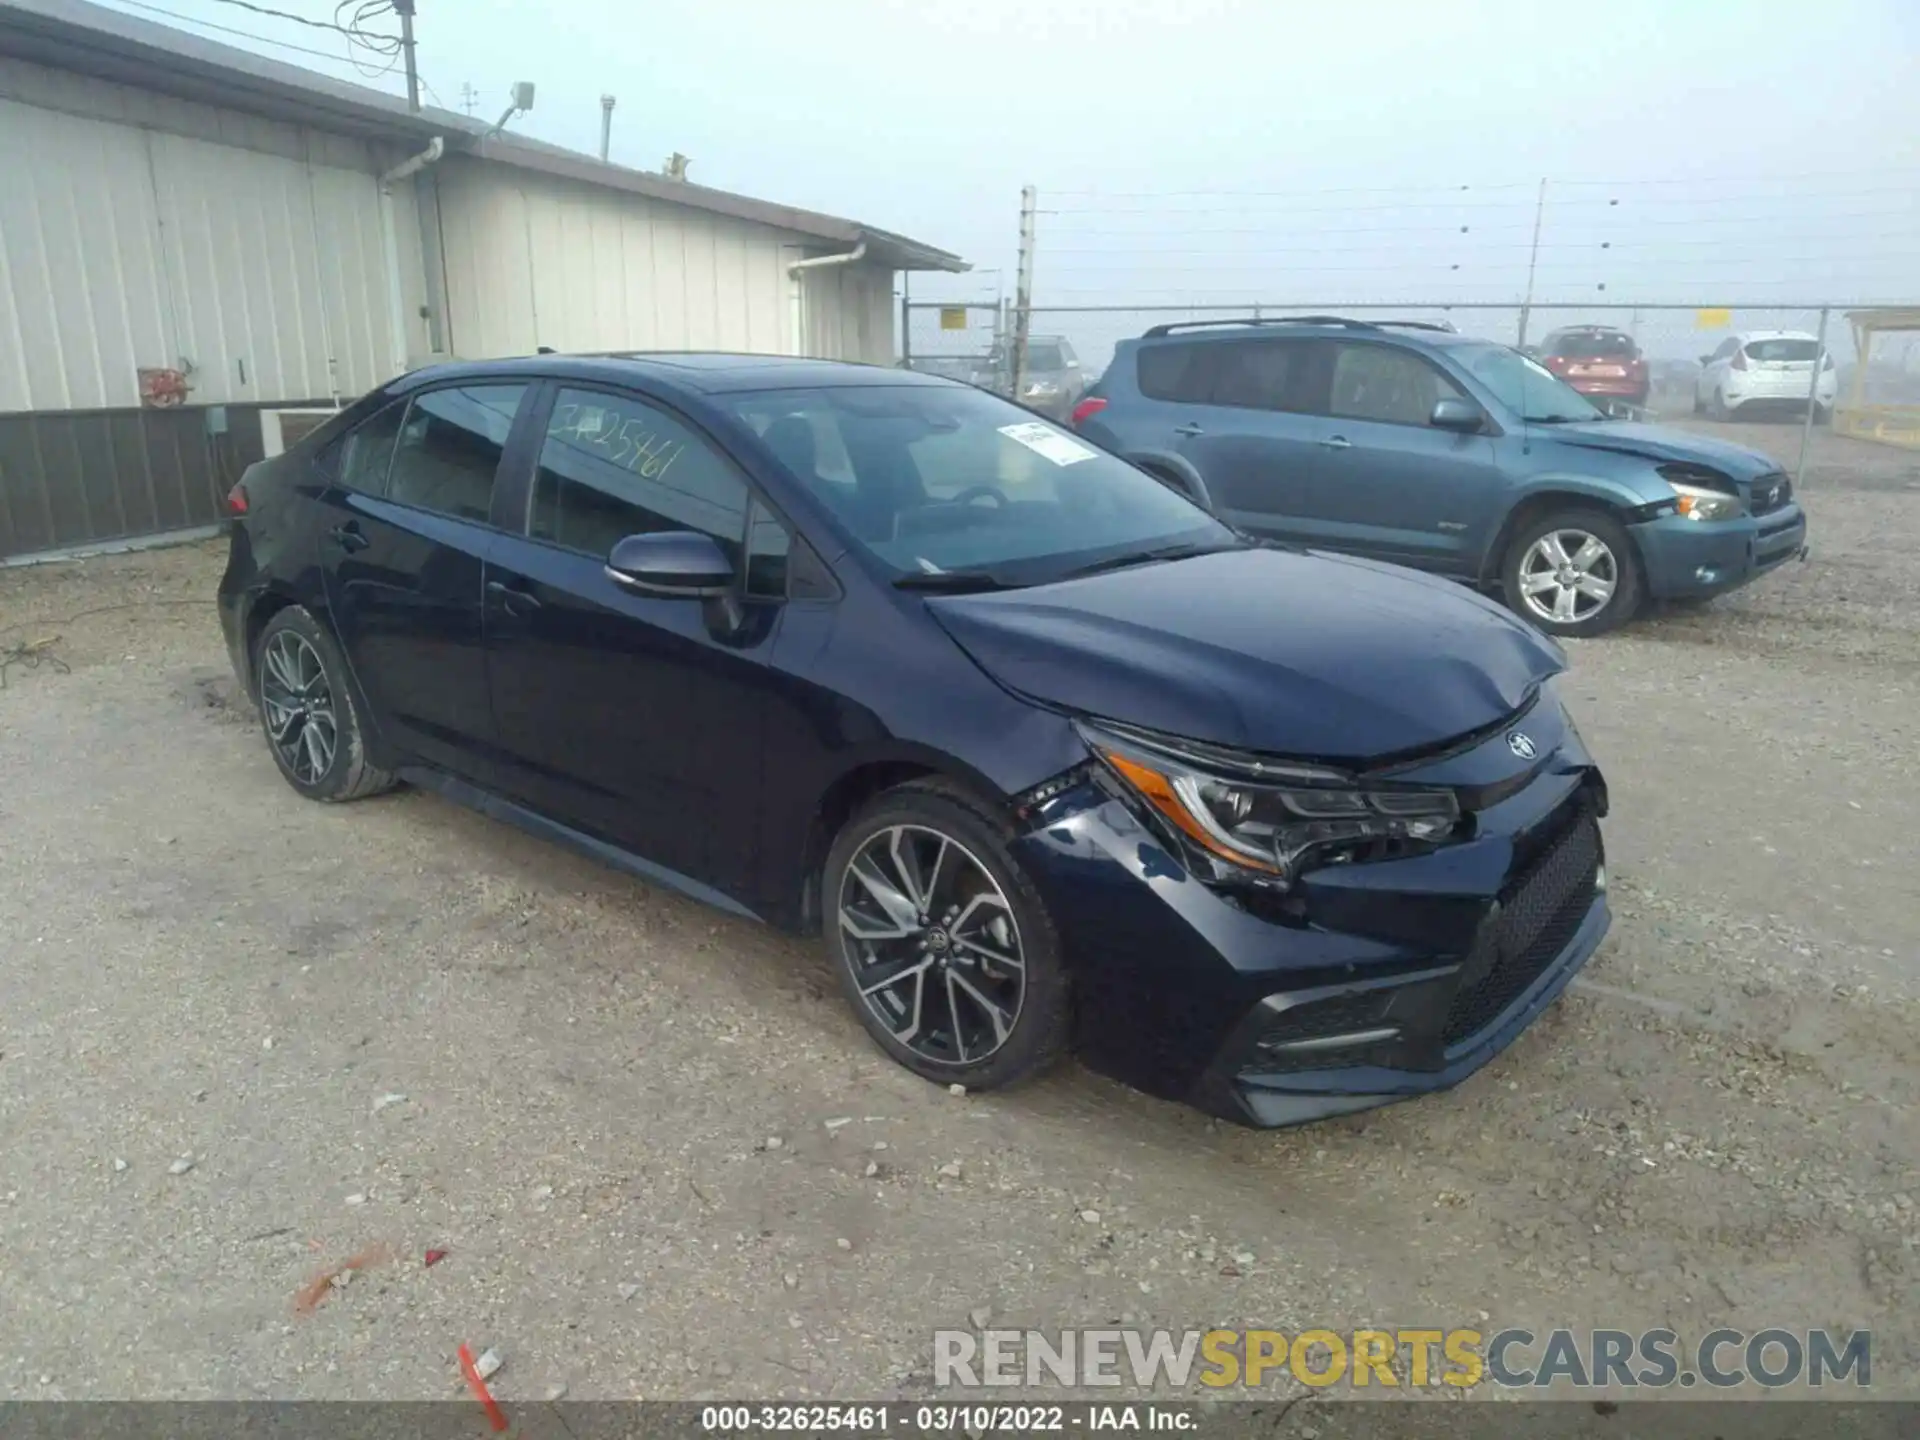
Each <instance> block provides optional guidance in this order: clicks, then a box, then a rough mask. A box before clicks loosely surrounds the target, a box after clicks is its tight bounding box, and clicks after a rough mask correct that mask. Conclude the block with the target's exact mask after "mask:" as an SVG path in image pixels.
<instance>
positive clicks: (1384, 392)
mask: <svg viewBox="0 0 1920 1440" xmlns="http://www.w3.org/2000/svg"><path fill="white" fill-rule="evenodd" d="M1458 398H1460V389H1459V387H1458V386H1457V385H1455V384H1454V383H1453V382H1452V381H1451V380H1449V379H1447V378H1446V377H1445V376H1444V375H1442V374H1441V373H1440V372H1439V371H1438V370H1436V369H1434V368H1433V366H1431V365H1429V364H1428V363H1427V362H1426V361H1425V360H1422V359H1421V358H1420V357H1419V356H1418V355H1415V354H1413V353H1412V352H1411V351H1407V350H1395V349H1392V348H1389V347H1388V346H1385V345H1341V346H1340V347H1339V348H1338V352H1337V353H1336V354H1335V356H1334V360H1333V384H1332V388H1331V391H1330V393H1329V395H1328V400H1327V413H1328V414H1329V415H1337V416H1340V417H1341V418H1343V419H1348V420H1378V421H1380V422H1382V423H1384V424H1388V425H1425V424H1426V423H1427V421H1428V419H1429V418H1431V416H1432V415H1433V406H1434V402H1435V401H1436V400H1452V399H1458Z"/></svg>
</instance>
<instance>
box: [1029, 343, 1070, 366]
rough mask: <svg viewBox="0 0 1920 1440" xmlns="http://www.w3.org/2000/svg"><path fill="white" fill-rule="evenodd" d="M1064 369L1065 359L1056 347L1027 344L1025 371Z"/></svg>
mask: <svg viewBox="0 0 1920 1440" xmlns="http://www.w3.org/2000/svg"><path fill="white" fill-rule="evenodd" d="M1066 368H1067V357H1066V356H1065V355H1062V354H1061V353H1060V347H1059V346H1058V345H1041V344H1034V343H1029V344H1028V346H1027V369H1029V370H1064V369H1066Z"/></svg>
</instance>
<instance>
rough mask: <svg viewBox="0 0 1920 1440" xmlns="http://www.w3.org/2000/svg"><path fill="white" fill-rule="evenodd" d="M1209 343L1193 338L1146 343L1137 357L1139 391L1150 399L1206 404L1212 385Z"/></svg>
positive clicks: (1135, 357)
mask: <svg viewBox="0 0 1920 1440" xmlns="http://www.w3.org/2000/svg"><path fill="white" fill-rule="evenodd" d="M1207 348H1208V347H1207V346H1205V345H1196V344H1194V343H1192V342H1191V341H1176V342H1174V343H1171V344H1160V345H1143V346H1142V347H1141V348H1140V349H1139V351H1138V352H1137V353H1136V354H1135V356H1134V359H1135V361H1136V363H1137V365H1138V367H1139V375H1140V393H1141V394H1142V395H1144V396H1146V397H1147V398H1148V399H1149V400H1173V401H1178V402H1180V403H1182V404H1187V405H1204V404H1206V403H1207V394H1208V391H1209V389H1210V388H1211V387H1210V386H1209V385H1208V383H1207V382H1208V376H1209V375H1210V374H1211V373H1212V368H1213V367H1212V366H1211V365H1209V364H1208V363H1207V358H1206V356H1207Z"/></svg>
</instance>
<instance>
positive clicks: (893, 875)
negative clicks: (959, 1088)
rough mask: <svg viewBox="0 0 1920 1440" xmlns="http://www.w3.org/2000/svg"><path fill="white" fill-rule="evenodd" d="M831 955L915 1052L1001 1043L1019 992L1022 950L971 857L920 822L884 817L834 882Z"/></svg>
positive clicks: (957, 1053)
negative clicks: (835, 924) (834, 947)
mask: <svg viewBox="0 0 1920 1440" xmlns="http://www.w3.org/2000/svg"><path fill="white" fill-rule="evenodd" d="M839 911H840V931H841V946H842V953H843V954H844V955H845V956H846V959H847V963H848V965H849V966H850V967H851V969H852V972H853V976H854V980H855V984H856V987H857V988H858V990H859V992H860V999H861V1002H862V1003H863V1004H864V1005H866V1007H867V1009H868V1010H869V1011H870V1012H871V1013H872V1015H873V1016H874V1018H875V1019H876V1020H878V1021H879V1022H880V1025H881V1026H882V1028H884V1029H885V1030H886V1031H887V1033H888V1034H890V1035H892V1036H893V1038H894V1039H895V1040H897V1041H899V1042H900V1043H901V1044H902V1045H904V1046H906V1047H907V1048H908V1049H910V1050H912V1051H913V1052H914V1053H915V1054H916V1055H919V1056H921V1057H922V1058H924V1059H927V1060H931V1061H934V1062H935V1063H937V1064H942V1065H971V1064H976V1063H978V1062H979V1061H981V1060H984V1059H986V1058H987V1057H988V1056H989V1055H992V1054H993V1053H994V1052H996V1051H997V1050H999V1049H1000V1047H1001V1046H1002V1045H1004V1044H1006V1043H1007V1037H1008V1036H1009V1035H1011V1034H1012V1033H1013V1027H1014V1026H1015V1025H1016V1024H1018V1023H1019V1020H1020V1007H1021V1005H1022V1003H1023V1002H1024V1001H1025V999H1026V989H1027V984H1026V952H1025V951H1024V950H1023V949H1022V948H1021V945H1020V927H1019V923H1018V922H1017V921H1016V920H1015V919H1014V915H1013V907H1012V906H1010V905H1009V904H1008V903H1007V897H1006V895H1005V893H1004V892H1003V891H1002V890H1001V889H1000V885H999V882H998V881H996V880H995V879H994V878H993V875H992V874H991V873H990V872H989V871H988V870H987V867H986V866H985V865H983V864H981V863H980V857H979V856H977V855H975V854H974V853H973V852H972V851H971V850H969V849H967V847H966V846H964V845H962V844H961V843H960V842H959V841H958V840H955V839H953V838H952V837H951V836H949V835H944V834H942V833H941V832H940V831H938V830H933V829H930V828H928V827H926V826H924V825H892V826H889V827H888V828H887V829H885V830H882V831H880V832H879V833H878V834H876V835H874V836H872V837H871V838H870V839H868V840H867V841H866V843H864V844H863V845H861V847H860V848H859V849H858V850H857V851H855V852H854V856H853V859H852V860H851V861H849V862H848V864H847V868H846V873H845V874H844V875H843V876H842V877H841V880H840V901H839Z"/></svg>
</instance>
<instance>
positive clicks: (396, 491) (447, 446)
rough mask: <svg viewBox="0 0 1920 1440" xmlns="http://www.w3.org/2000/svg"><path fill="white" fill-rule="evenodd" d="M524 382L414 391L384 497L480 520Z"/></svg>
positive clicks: (489, 500) (485, 512) (483, 517)
mask: <svg viewBox="0 0 1920 1440" xmlns="http://www.w3.org/2000/svg"><path fill="white" fill-rule="evenodd" d="M526 390H527V387H526V386H524V385H463V386H460V387H458V388H455V389H449V390H429V391H428V392H427V393H426V394H424V395H416V396H415V397H414V399H413V404H412V405H411V406H410V407H409V408H408V410H407V419H406V423H405V424H403V425H402V426H401V427H400V441H399V444H398V445H397V446H396V447H395V449H394V452H393V468H392V470H391V471H390V472H389V474H388V477H387V498H388V499H389V500H396V501H398V502H399V503H400V504H402V505H416V506H418V507H419V508H420V509H422V510H431V511H433V512H434V513H435V514H436V515H451V516H453V517H454V518H455V519H459V520H480V521H485V520H486V519H487V516H488V512H489V511H490V510H491V508H492V506H493V476H494V472H495V471H497V470H498V469H499V468H500V452H501V451H502V450H503V449H505V448H506V444H507V432H508V431H509V430H511V429H512V428H513V417H514V413H515V412H516V411H517V410H518V409H519V408H520V399H521V397H522V396H523V395H525V394H526Z"/></svg>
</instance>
